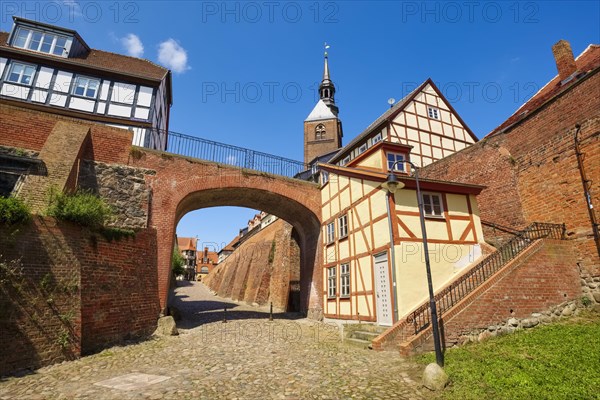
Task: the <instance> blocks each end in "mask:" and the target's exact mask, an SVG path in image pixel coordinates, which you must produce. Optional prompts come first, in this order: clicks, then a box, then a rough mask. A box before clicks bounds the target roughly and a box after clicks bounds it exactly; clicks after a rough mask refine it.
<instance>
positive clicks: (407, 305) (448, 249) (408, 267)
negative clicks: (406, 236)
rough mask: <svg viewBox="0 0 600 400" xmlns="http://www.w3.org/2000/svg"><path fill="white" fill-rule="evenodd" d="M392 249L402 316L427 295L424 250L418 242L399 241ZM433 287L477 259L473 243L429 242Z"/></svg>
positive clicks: (477, 251) (463, 270) (455, 274)
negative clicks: (394, 257)
mask: <svg viewBox="0 0 600 400" xmlns="http://www.w3.org/2000/svg"><path fill="white" fill-rule="evenodd" d="M395 249H396V279H397V282H396V285H397V288H398V289H397V293H398V316H399V317H400V318H403V317H405V316H406V315H407V314H408V313H409V312H410V311H412V310H413V309H414V308H415V307H417V306H419V305H421V304H422V303H423V302H424V301H426V300H427V298H428V289H427V275H426V269H425V256H424V254H425V252H424V251H423V244H422V243H421V242H402V243H400V244H399V245H397V246H395ZM429 257H430V263H431V276H432V281H433V286H434V291H435V290H438V289H439V288H441V287H443V286H444V285H446V284H448V283H449V282H450V281H452V280H454V279H456V278H457V277H458V276H460V275H461V274H462V273H464V272H465V271H466V270H467V267H468V266H469V265H471V264H473V263H474V262H477V261H478V260H480V259H481V248H480V246H479V245H478V244H477V245H460V244H435V243H429Z"/></svg>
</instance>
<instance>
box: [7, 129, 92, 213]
mask: <svg viewBox="0 0 600 400" xmlns="http://www.w3.org/2000/svg"><path fill="white" fill-rule="evenodd" d="M89 137H90V128H89V126H86V125H82V124H78V123H74V122H68V121H58V122H57V123H56V124H55V125H54V128H53V129H52V132H50V136H48V139H47V140H46V143H44V146H43V147H42V150H41V151H40V155H39V158H40V160H42V161H43V162H44V165H45V167H46V171H47V173H46V175H45V176H36V175H29V176H27V177H26V178H25V180H24V182H23V184H22V186H21V187H20V189H19V190H18V193H17V196H18V197H19V198H21V199H23V200H24V201H25V202H26V203H28V204H29V206H30V207H31V209H32V211H33V212H34V213H40V212H42V211H44V209H45V208H46V204H47V195H48V191H49V190H50V188H51V187H52V186H54V187H56V188H57V189H58V190H59V191H73V190H75V183H76V182H77V173H78V171H79V160H80V158H81V154H82V153H83V150H84V148H85V144H86V141H87V139H88V138H89Z"/></svg>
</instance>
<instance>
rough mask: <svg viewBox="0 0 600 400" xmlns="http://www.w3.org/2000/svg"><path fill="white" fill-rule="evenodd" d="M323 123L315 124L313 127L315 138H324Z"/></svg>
mask: <svg viewBox="0 0 600 400" xmlns="http://www.w3.org/2000/svg"><path fill="white" fill-rule="evenodd" d="M325 134H326V131H325V125H323V124H319V125H317V127H316V128H315V140H323V139H325Z"/></svg>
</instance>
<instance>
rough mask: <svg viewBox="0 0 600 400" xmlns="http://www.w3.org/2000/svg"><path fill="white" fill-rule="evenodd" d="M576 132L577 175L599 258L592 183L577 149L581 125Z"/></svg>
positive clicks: (599, 249)
mask: <svg viewBox="0 0 600 400" xmlns="http://www.w3.org/2000/svg"><path fill="white" fill-rule="evenodd" d="M575 127H576V128H577V131H575V155H576V156H577V166H578V167H579V174H580V175H581V183H582V184H583V195H584V196H585V202H586V204H587V209H588V213H589V215H590V222H591V224H592V232H593V234H594V242H596V250H597V251H598V257H600V232H599V229H598V221H596V214H595V213H594V205H593V204H592V194H591V193H590V188H591V187H592V181H591V180H590V179H587V175H586V173H585V167H584V165H583V159H584V154H583V153H582V152H581V149H580V148H579V143H580V141H579V132H580V130H581V125H579V124H577V125H575Z"/></svg>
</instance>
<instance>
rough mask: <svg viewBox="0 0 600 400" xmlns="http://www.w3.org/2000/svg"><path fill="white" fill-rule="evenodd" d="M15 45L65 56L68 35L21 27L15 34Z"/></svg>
mask: <svg viewBox="0 0 600 400" xmlns="http://www.w3.org/2000/svg"><path fill="white" fill-rule="evenodd" d="M13 45H14V46H15V47H20V48H22V49H28V50H33V51H38V52H40V53H46V54H54V55H56V56H63V55H64V53H65V50H66V45H67V37H65V36H60V35H56V34H54V33H50V32H42V31H37V30H34V29H28V28H23V27H20V28H19V29H18V30H17V34H16V35H15V39H14V41H13Z"/></svg>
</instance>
